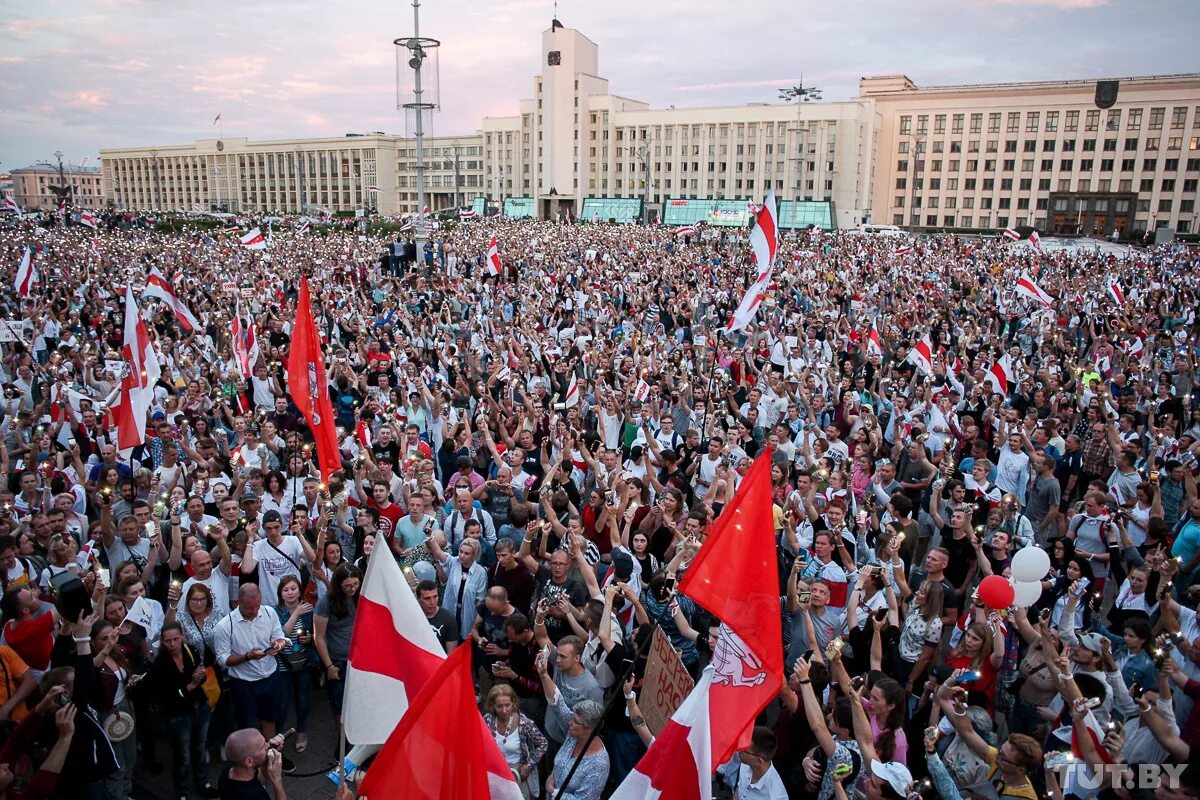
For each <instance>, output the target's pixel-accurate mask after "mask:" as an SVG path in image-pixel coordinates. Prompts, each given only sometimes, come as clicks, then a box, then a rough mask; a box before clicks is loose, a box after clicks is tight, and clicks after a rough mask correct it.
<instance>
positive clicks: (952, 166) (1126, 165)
mask: <svg viewBox="0 0 1200 800" xmlns="http://www.w3.org/2000/svg"><path fill="white" fill-rule="evenodd" d="M810 163H811V162H810ZM830 163H831V164H832V163H833V162H830ZM961 163H962V162H961V161H960V160H959V159H957V158H953V159H950V160H949V162H947V170H946V171H947V172H959V171H960V170H959V167H960V164H961ZM996 163H997V160H996V159H994V158H989V159H985V160H984V162H983V171H984V172H995V171H996ZM1115 164H1116V159H1113V158H1102V159H1100V171H1101V172H1112V171H1113V168H1114V166H1115ZM911 165H912V166H913V168H914V169H915V170H916V171H917V172H918V173H921V172H925V171H926V170H927V169H928V171H930V172H941V171H942V159H940V158H933V159H923V158H919V159H917V160H916V161H915V163H911ZM909 166H910V161H909V160H908V159H906V158H901V159H898V160H897V161H896V172H898V173H906V172H908V171H909ZM1095 166H1096V161H1095V159H1091V158H1083V159H1080V160H1079V171H1080V172H1091V171H1092V170H1093V169H1094V168H1095ZM1162 167H1163V172H1178V171H1179V159H1178V158H1167V159H1164V160H1163V163H1162ZM831 168H832V167H831ZM1016 169H1017V160H1016V159H1015V158H1006V159H1003V160H1002V161H1001V162H1000V170H1001V172H1015V171H1016ZM1039 169H1040V171H1041V172H1053V171H1054V159H1052V158H1043V159H1041V162H1040V164H1039ZM1074 169H1075V160H1074V159H1071V158H1064V159H1060V160H1059V162H1058V171H1059V172H1072V171H1073V170H1074ZM1136 169H1137V159H1136V158H1124V159H1121V172H1134V171H1135V170H1136ZM1157 170H1158V159H1155V158H1143V159H1142V171H1143V172H1156V171H1157ZM1185 170H1186V171H1187V172H1198V171H1200V158H1189V159H1188V160H1187V162H1186V164H1185ZM964 171H966V172H978V171H979V161H978V160H977V159H973V158H972V159H968V160H967V162H966V168H965V170H964ZM1034 171H1035V170H1034V159H1032V158H1025V159H1022V160H1021V172H1034Z"/></svg>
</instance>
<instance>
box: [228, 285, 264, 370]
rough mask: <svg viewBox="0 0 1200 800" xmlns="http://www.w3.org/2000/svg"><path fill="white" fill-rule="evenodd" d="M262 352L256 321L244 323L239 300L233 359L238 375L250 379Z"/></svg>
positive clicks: (236, 312) (234, 327)
mask: <svg viewBox="0 0 1200 800" xmlns="http://www.w3.org/2000/svg"><path fill="white" fill-rule="evenodd" d="M260 352H261V351H260V349H259V346H258V337H257V336H256V335H255V332H254V320H253V319H251V320H250V321H249V322H242V303H241V301H240V300H239V301H237V303H236V305H235V306H234V310H233V358H234V361H235V362H236V365H237V371H238V374H240V375H241V376H242V377H243V378H249V377H250V376H251V374H253V372H254V365H255V364H257V363H258V357H259V355H260Z"/></svg>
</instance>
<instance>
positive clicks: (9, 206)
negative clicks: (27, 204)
mask: <svg viewBox="0 0 1200 800" xmlns="http://www.w3.org/2000/svg"><path fill="white" fill-rule="evenodd" d="M4 210H5V211H11V212H13V213H14V214H20V213H21V207H20V206H19V205H17V201H16V200H13V199H12V198H11V197H9V196H8V195H5V196H4Z"/></svg>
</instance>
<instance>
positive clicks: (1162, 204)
mask: <svg viewBox="0 0 1200 800" xmlns="http://www.w3.org/2000/svg"><path fill="white" fill-rule="evenodd" d="M1171 206H1172V202H1171V198H1169V197H1164V198H1163V199H1162V200H1159V201H1158V210H1159V211H1160V212H1162V213H1167V212H1169V211H1170V210H1171Z"/></svg>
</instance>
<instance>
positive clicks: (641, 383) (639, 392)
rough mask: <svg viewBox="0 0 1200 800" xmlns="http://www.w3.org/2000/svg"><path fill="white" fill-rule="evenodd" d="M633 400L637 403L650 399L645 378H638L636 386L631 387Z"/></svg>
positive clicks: (648, 387) (648, 385)
mask: <svg viewBox="0 0 1200 800" xmlns="http://www.w3.org/2000/svg"><path fill="white" fill-rule="evenodd" d="M633 399H634V400H636V401H637V402H639V403H644V402H646V401H647V400H648V399H650V384H648V383H646V379H645V378H638V382H637V386H635V387H633Z"/></svg>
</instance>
